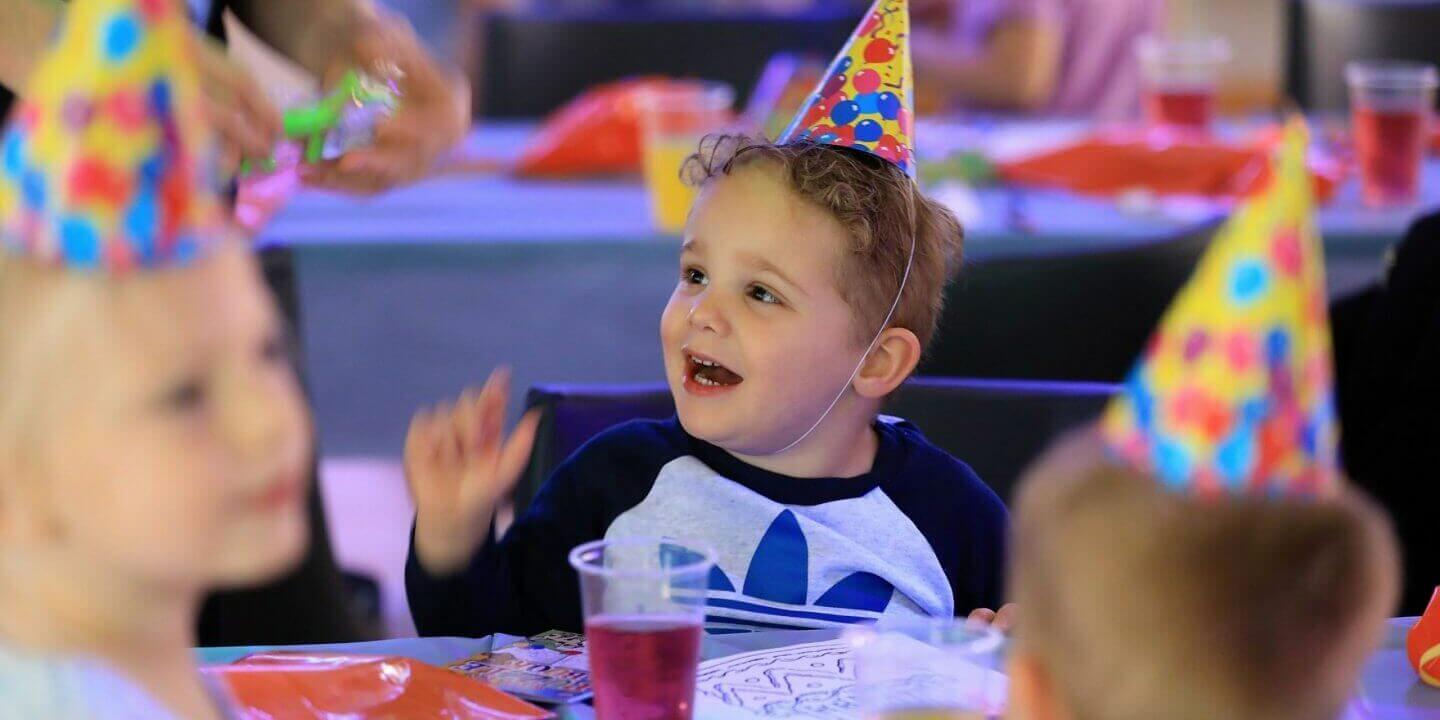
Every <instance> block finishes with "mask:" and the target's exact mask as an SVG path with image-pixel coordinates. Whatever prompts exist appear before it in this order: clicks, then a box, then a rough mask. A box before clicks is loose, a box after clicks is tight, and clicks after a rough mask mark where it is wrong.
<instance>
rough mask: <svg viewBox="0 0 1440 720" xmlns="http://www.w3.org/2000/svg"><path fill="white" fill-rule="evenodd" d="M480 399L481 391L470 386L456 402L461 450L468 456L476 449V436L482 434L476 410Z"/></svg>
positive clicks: (457, 429)
mask: <svg viewBox="0 0 1440 720" xmlns="http://www.w3.org/2000/svg"><path fill="white" fill-rule="evenodd" d="M479 400H480V391H479V390H476V389H475V388H473V387H470V388H466V389H465V392H464V393H461V395H460V400H459V401H457V402H456V403H455V416H456V417H455V423H456V425H457V428H456V431H457V432H458V433H459V435H460V441H461V450H462V451H463V452H464V453H465V455H466V456H468V455H470V454H471V452H472V451H473V450H474V448H475V447H476V438H477V437H479V435H480V418H479V417H478V416H477V415H478V414H477V413H476V412H475V407H476V403H478V402H479Z"/></svg>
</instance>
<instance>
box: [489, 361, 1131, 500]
mask: <svg viewBox="0 0 1440 720" xmlns="http://www.w3.org/2000/svg"><path fill="white" fill-rule="evenodd" d="M1114 391H1115V387H1114V386H1113V385H1108V384H1104V383H1064V382H1033V381H1016V380H969V379H965V380H961V379H952V378H934V377H928V378H915V379H913V380H911V381H910V382H908V383H906V384H905V385H904V386H903V387H902V388H901V389H900V390H899V391H898V392H896V393H895V395H894V396H893V397H891V399H890V401H889V403H887V405H886V408H885V412H886V413H888V414H891V415H895V416H898V417H902V418H905V419H907V420H910V421H911V422H914V423H915V424H916V425H917V426H919V427H920V429H921V430H923V431H924V432H925V434H926V436H927V437H928V438H929V439H930V441H931V442H933V443H935V444H936V445H937V446H939V447H940V448H942V449H944V450H945V451H946V452H949V453H950V454H952V455H954V456H956V457H958V458H960V459H962V460H964V461H965V462H967V463H969V465H970V466H971V467H972V468H974V469H975V472H976V473H978V474H979V475H980V477H981V478H983V479H984V480H985V481H986V482H987V483H988V484H989V485H990V487H991V488H993V489H994V490H995V493H996V494H997V495H999V496H1000V497H1001V498H1002V499H1005V500H1008V499H1009V497H1010V494H1011V492H1012V490H1013V489H1014V485H1015V482H1016V480H1017V479H1018V478H1019V475H1020V473H1021V472H1022V471H1023V470H1024V469H1025V466H1026V465H1028V464H1029V463H1030V461H1031V460H1033V459H1034V458H1035V457H1036V456H1037V455H1039V454H1040V452H1041V451H1042V450H1044V449H1045V447H1046V446H1047V445H1048V444H1049V443H1050V442H1051V440H1053V439H1054V438H1055V437H1056V436H1057V435H1059V434H1061V433H1063V432H1064V431H1066V430H1068V429H1070V428H1073V427H1075V426H1078V425H1081V424H1083V423H1085V422H1087V421H1089V420H1090V419H1092V418H1093V417H1095V416H1096V415H1097V414H1098V413H1099V412H1100V410H1101V409H1102V408H1103V406H1104V404H1105V402H1106V401H1107V400H1108V399H1109V397H1110V395H1111V394H1112V393H1113V392H1114ZM526 405H528V406H529V407H530V408H538V409H539V410H540V430H539V433H538V435H537V436H536V439H535V448H534V450H532V451H531V455H530V463H529V465H528V466H527V468H526V470H525V474H524V475H523V476H522V477H521V480H520V485H519V487H518V488H517V490H516V496H515V503H516V512H517V513H520V512H523V511H524V509H525V507H526V506H528V505H529V502H530V500H531V498H533V497H534V496H535V493H536V492H537V491H539V489H540V486H541V485H542V484H543V483H544V482H545V480H546V479H548V478H549V477H550V474H551V473H552V472H553V471H554V470H555V467H556V466H558V465H559V464H560V463H561V462H563V461H564V460H565V458H567V457H569V456H570V454H571V453H573V452H575V450H577V449H579V447H580V446H581V445H583V444H585V442H586V441H587V440H589V439H590V438H592V437H594V436H595V435H596V434H598V433H600V432H601V431H602V430H604V429H605V428H608V427H610V426H612V425H616V424H618V423H622V422H625V421H627V420H634V419H642V418H652V419H662V418H668V417H670V416H671V415H673V414H674V413H675V405H674V403H673V402H672V401H671V399H670V392H669V390H668V389H666V387H665V386H664V385H660V384H654V385H622V386H604V385H584V386H574V385H542V386H538V387H534V388H531V390H530V392H529V394H528V396H527V397H526Z"/></svg>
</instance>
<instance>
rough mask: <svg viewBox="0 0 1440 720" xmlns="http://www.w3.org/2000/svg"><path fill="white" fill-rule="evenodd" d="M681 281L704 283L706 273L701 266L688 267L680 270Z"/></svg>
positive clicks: (690, 283) (691, 283)
mask: <svg viewBox="0 0 1440 720" xmlns="http://www.w3.org/2000/svg"><path fill="white" fill-rule="evenodd" d="M680 281H681V282H684V283H687V284H689V285H704V284H705V282H706V278H705V273H704V271H702V270H700V269H699V268H693V267H688V268H685V269H684V270H681V271H680Z"/></svg>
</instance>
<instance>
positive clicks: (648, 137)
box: [637, 80, 735, 234]
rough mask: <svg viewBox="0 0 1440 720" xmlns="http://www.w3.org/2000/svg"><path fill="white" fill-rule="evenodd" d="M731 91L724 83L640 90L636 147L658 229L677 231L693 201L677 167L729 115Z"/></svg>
mask: <svg viewBox="0 0 1440 720" xmlns="http://www.w3.org/2000/svg"><path fill="white" fill-rule="evenodd" d="M734 102H735V91H734V90H733V89H732V88H731V87H730V86H729V85H726V84H724V83H719V82H706V81H699V80H696V81H684V82H671V83H659V84H657V85H656V86H655V87H652V88H648V89H646V90H645V91H643V92H641V93H640V95H639V97H638V98H637V104H638V109H639V111H640V130H641V148H642V153H643V155H644V174H645V187H646V189H647V190H648V192H649V195H650V214H651V217H652V218H653V219H654V221H655V227H656V228H657V229H659V230H661V231H662V232H666V233H670V234H679V233H680V232H681V231H683V230H684V229H685V219H686V217H687V216H688V215H689V213H690V206H691V205H692V204H693V203H694V202H695V195H696V189H695V188H692V187H689V186H688V185H686V184H685V183H684V182H682V181H681V178H680V166H681V165H682V164H684V162H685V159H686V158H688V157H690V155H691V154H692V153H694V152H695V151H696V149H697V148H698V147H699V145H700V139H701V138H703V137H705V136H706V135H708V134H710V133H713V132H717V131H719V130H722V129H724V127H725V126H726V125H727V124H728V123H729V122H730V120H731V106H732V105H733V104H734Z"/></svg>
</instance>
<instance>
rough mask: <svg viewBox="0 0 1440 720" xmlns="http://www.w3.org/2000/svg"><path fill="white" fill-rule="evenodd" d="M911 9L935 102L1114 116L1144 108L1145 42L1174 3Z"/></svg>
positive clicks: (921, 64) (1030, 1) (1007, 0)
mask: <svg viewBox="0 0 1440 720" xmlns="http://www.w3.org/2000/svg"><path fill="white" fill-rule="evenodd" d="M911 8H912V13H913V14H914V37H913V38H912V40H911V43H912V45H911V46H912V47H913V48H914V62H915V73H916V75H917V76H918V77H919V82H918V84H919V85H921V86H923V87H926V88H928V89H929V91H930V96H929V97H928V98H927V99H928V101H929V102H928V103H926V104H927V105H929V106H930V107H929V108H928V109H930V110H932V111H933V110H950V109H955V108H965V109H973V110H989V111H997V112H1007V113H1032V114H1044V115H1055V116H1066V117H1088V118H1093V119H1096V120H1107V121H1113V120H1126V119H1130V118H1133V117H1134V116H1135V115H1136V114H1137V113H1138V111H1139V106H1140V105H1139V103H1140V69H1139V66H1138V63H1137V62H1136V60H1135V41H1136V40H1137V39H1139V38H1140V37H1141V36H1142V35H1145V34H1147V33H1151V32H1156V31H1158V30H1160V28H1161V21H1162V17H1163V10H1164V0H913V2H912V3H911ZM922 111H924V108H922Z"/></svg>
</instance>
